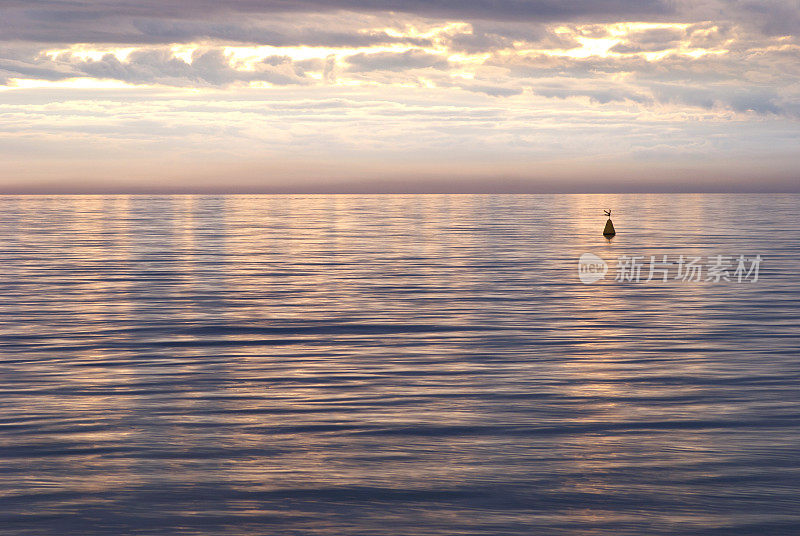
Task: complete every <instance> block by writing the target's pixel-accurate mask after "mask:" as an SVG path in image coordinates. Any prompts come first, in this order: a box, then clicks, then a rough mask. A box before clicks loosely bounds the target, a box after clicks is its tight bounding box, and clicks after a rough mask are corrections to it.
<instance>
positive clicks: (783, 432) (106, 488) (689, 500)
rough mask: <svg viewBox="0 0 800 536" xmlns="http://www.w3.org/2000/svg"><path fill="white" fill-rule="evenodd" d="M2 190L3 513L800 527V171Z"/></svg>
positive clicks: (280, 526)
mask: <svg viewBox="0 0 800 536" xmlns="http://www.w3.org/2000/svg"><path fill="white" fill-rule="evenodd" d="M0 206H2V211H0V262H1V263H2V264H0V266H1V267H2V272H1V275H2V277H0V315H2V317H1V318H2V320H0V410H1V411H0V532H2V533H3V534H8V535H51V534H52V535H56V534H58V535H63V534H81V535H93V534H158V535H162V534H204V535H206V534H207V535H218V534H226V535H252V534H265V535H305V534H315V535H316V534H319V535H331V536H333V535H337V536H338V535H386V536H398V535H443V536H444V535H448V536H449V535H468V534H469V535H505V534H507V535H530V534H537V535H546V534H564V535H615V536H617V535H626V534H631V535H634V534H636V535H638V534H647V535H681V534H686V535H689V534H698V535H700V534H719V535H735V534H742V535H751V534H760V535H767V534H776V535H777V534H781V535H783V534H797V533H800V419H799V418H800V360H799V359H798V358H799V357H800V340H798V334H800V301H799V300H800V277H798V271H797V270H798V267H800V263H798V257H800V238H798V237H800V213H799V210H800V209H799V208H798V207H800V196H796V195H795V196H773V195H759V196H744V195H731V196H728V195H679V196H676V195H594V196H593V195H586V196H581V195H572V196H513V195H507V196H506V195H497V196H471V195H454V196H446V195H443V196H434V195H426V196H152V197H150V196H129V197H128V196H118V197H114V196H85V197H82V196H63V197H45V196H33V197H2V198H0ZM606 208H611V209H613V210H614V223H615V225H616V228H617V231H618V233H619V234H618V235H617V236H616V237H615V238H614V239H613V240H611V241H610V242H609V241H607V240H605V239H604V238H603V237H602V236H601V235H600V233H601V230H602V228H603V224H604V223H605V218H604V216H603V215H602V210H603V209H606ZM584 252H592V253H594V254H597V255H599V256H600V257H602V258H604V259H606V260H608V261H609V262H611V263H612V270H611V272H609V274H608V275H607V277H606V278H605V279H604V280H602V281H600V282H598V283H595V284H592V285H584V284H582V283H581V282H580V281H579V279H578V272H577V261H578V257H579V256H580V255H581V254H582V253H584ZM718 254H722V255H735V256H738V255H740V254H744V255H747V256H753V255H756V254H760V255H762V257H763V258H764V260H763V262H762V265H761V267H760V274H759V280H758V281H757V282H752V281H750V282H742V283H738V282H736V281H732V282H725V281H722V282H719V283H715V282H713V281H712V282H705V281H703V282H683V281H674V280H671V281H669V282H666V283H665V282H655V281H651V282H648V283H638V284H637V283H632V282H617V281H614V268H613V261H614V260H615V259H617V257H618V256H620V255H642V256H649V255H657V256H662V255H669V256H678V255H686V256H689V255H697V256H703V257H707V256H714V255H718Z"/></svg>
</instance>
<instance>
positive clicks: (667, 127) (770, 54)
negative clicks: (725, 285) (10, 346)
mask: <svg viewBox="0 0 800 536" xmlns="http://www.w3.org/2000/svg"><path fill="white" fill-rule="evenodd" d="M398 5H400V6H403V7H402V11H391V10H397V9H398ZM798 140H800V6H798V4H797V2H796V1H793V0H775V1H767V2H760V3H758V4H756V3H747V2H740V1H723V0H715V1H709V2H702V3H690V2H674V1H667V0H647V1H636V2H634V1H631V2H628V1H623V0H593V1H590V0H586V1H576V2H550V1H531V2H519V1H508V2H502V1H501V2H495V1H491V2H490V1H489V0H476V1H467V2H452V1H439V0H433V1H428V2H403V3H397V2H363V1H359V0H319V1H316V0H315V1H310V2H282V1H259V2H253V1H250V0H234V1H229V2H207V1H205V0H200V1H196V2H180V1H177V0H161V1H154V0H152V1H151V0H144V1H141V0H139V1H133V0H108V1H105V2H102V3H98V2H91V1H88V0H83V1H82V0H77V1H75V2H69V3H63V2H58V1H55V0H53V1H50V0H43V1H40V2H33V3H32V2H29V1H21V0H20V1H16V0H11V1H6V2H3V3H2V7H0V158H2V162H3V165H2V166H0V193H227V192H230V193H309V192H321V193H381V192H384V193H415V192H418V193H441V192H453V193H459V192H465V193H467V192H498V193H506V192H522V193H525V192H531V193H537V192H673V191H676V192H681V191H690V192H758V191H772V192H775V191H777V192H781V191H800V165H798V164H800V157H798V153H800V151H799V150H798V149H800V143H799V142H798Z"/></svg>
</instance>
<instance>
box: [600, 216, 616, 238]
mask: <svg viewBox="0 0 800 536" xmlns="http://www.w3.org/2000/svg"><path fill="white" fill-rule="evenodd" d="M603 212H605V213H606V216H608V221H607V222H606V227H605V229H603V236H614V235H615V234H617V231H615V230H614V224H613V223H611V211H610V210H604V211H603Z"/></svg>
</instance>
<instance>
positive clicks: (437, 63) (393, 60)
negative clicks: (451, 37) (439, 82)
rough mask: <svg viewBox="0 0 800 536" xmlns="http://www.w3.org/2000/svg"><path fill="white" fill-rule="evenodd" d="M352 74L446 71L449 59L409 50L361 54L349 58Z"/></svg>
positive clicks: (347, 59) (421, 51) (346, 59)
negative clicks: (365, 72)
mask: <svg viewBox="0 0 800 536" xmlns="http://www.w3.org/2000/svg"><path fill="white" fill-rule="evenodd" d="M345 61H347V63H349V64H350V68H349V70H350V71H352V72H364V71H405V70H408V69H426V68H432V69H446V68H447V67H448V65H449V64H448V62H447V59H446V58H445V57H443V56H440V55H438V54H429V53H427V52H425V51H423V50H417V49H412V50H407V51H405V52H375V53H371V54H367V53H363V52H362V53H359V54H354V55H352V56H347V57H346V58H345Z"/></svg>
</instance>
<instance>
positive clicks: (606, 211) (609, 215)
mask: <svg viewBox="0 0 800 536" xmlns="http://www.w3.org/2000/svg"><path fill="white" fill-rule="evenodd" d="M603 212H605V213H606V216H608V217H609V218H610V217H611V211H610V210H604V211H603Z"/></svg>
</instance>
